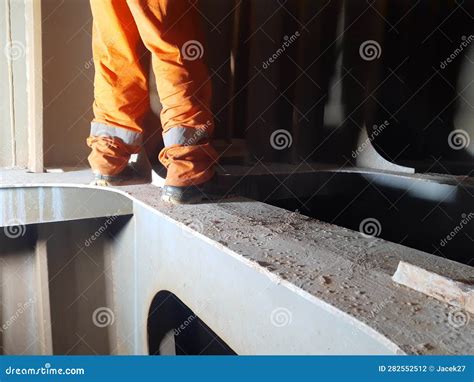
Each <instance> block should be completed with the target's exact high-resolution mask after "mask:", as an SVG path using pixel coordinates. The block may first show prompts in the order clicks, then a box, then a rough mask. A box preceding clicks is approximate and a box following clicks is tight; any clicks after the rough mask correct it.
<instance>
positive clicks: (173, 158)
mask: <svg viewBox="0 0 474 382" xmlns="http://www.w3.org/2000/svg"><path fill="white" fill-rule="evenodd" d="M90 2H91V8H92V14H93V17H94V26H93V53H94V62H95V69H96V73H95V80H94V97H95V102H94V116H95V118H94V120H93V122H92V125H91V135H90V137H89V138H88V145H89V146H90V147H91V148H92V153H91V155H90V156H89V163H90V164H91V167H92V170H93V171H94V172H96V173H99V174H102V175H117V174H119V173H120V172H121V171H122V170H123V169H124V168H125V167H126V166H127V163H128V160H129V158H130V155H131V154H133V153H137V152H138V151H139V150H140V146H141V143H142V133H143V130H142V123H143V119H144V117H145V115H146V114H147V113H148V111H149V107H150V105H149V102H150V98H149V90H148V73H147V71H146V68H144V67H143V66H142V62H143V57H144V56H145V55H146V51H147V50H148V51H150V52H151V54H152V65H153V71H154V73H155V77H156V80H157V88H158V93H159V96H160V100H161V104H162V107H163V109H162V111H161V123H162V126H163V140H164V143H165V148H164V149H163V150H162V151H161V153H160V158H159V159H160V161H161V163H162V164H163V165H164V166H165V167H166V168H167V169H168V175H167V178H166V184H167V185H172V186H189V185H193V184H201V183H204V182H206V181H207V180H209V179H210V178H211V177H212V176H213V163H214V162H215V161H216V159H217V154H216V152H215V150H214V149H213V148H212V146H211V145H210V143H209V138H210V136H211V134H212V131H213V128H214V122H213V116H212V113H211V110H210V108H211V82H210V79H209V75H208V72H207V68H206V65H205V63H204V61H203V59H202V56H203V53H204V52H203V45H202V41H203V37H202V32H201V31H200V29H199V22H200V20H199V19H198V13H197V10H196V8H195V5H194V4H193V3H192V2H191V1H189V0H91V1H90ZM194 3H195V2H194Z"/></svg>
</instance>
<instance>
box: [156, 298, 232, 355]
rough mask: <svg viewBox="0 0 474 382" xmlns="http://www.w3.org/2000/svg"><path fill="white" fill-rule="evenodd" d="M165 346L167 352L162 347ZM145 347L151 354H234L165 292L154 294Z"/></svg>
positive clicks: (188, 310) (179, 301) (178, 300)
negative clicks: (146, 346)
mask: <svg viewBox="0 0 474 382" xmlns="http://www.w3.org/2000/svg"><path fill="white" fill-rule="evenodd" d="M170 346H171V348H172V349H171V352H170V351H169V349H170ZM165 348H166V349H168V351H165V350H163V349H165ZM148 349H149V353H150V354H151V355H163V354H173V353H174V354H176V355H235V354H236V353H235V352H234V351H233V350H232V349H231V348H230V347H229V346H228V345H227V344H226V343H225V342H224V341H223V340H222V339H221V338H219V336H218V335H217V334H216V333H214V332H213V331H212V330H211V329H210V328H209V327H208V326H207V325H206V324H205V323H204V322H203V321H202V320H201V319H200V318H199V317H197V316H196V315H195V314H194V313H193V311H192V310H191V309H189V308H188V307H187V306H186V305H185V304H184V303H183V302H182V301H181V300H180V299H179V298H178V297H176V296H175V295H174V294H173V293H171V292H168V291H161V292H159V293H157V294H156V296H155V297H154V299H153V301H152V303H151V306H150V311H149V314H148ZM173 350H174V352H173Z"/></svg>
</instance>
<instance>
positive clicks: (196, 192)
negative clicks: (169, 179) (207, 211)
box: [161, 186, 205, 204]
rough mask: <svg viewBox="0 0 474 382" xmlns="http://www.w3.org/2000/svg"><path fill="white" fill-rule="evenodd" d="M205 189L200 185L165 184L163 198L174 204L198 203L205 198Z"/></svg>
mask: <svg viewBox="0 0 474 382" xmlns="http://www.w3.org/2000/svg"><path fill="white" fill-rule="evenodd" d="M204 197H205V195H204V191H203V190H202V189H201V188H200V187H199V186H187V187H177V186H164V187H163V194H162V196H161V199H162V200H163V201H165V202H168V203H172V204H196V203H200V202H202V200H203V199H204Z"/></svg>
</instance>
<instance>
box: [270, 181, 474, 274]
mask: <svg viewBox="0 0 474 382" xmlns="http://www.w3.org/2000/svg"><path fill="white" fill-rule="evenodd" d="M314 180H317V179H314ZM318 183H319V189H318V188H317V186H315V187H316V188H315V192H314V193H313V194H309V195H311V196H302V197H301V198H286V199H280V200H272V201H267V202H269V203H270V204H273V205H275V206H278V207H283V208H285V209H288V210H290V211H295V210H298V211H299V212H300V213H302V214H304V215H307V216H310V217H313V218H316V219H319V220H322V221H325V222H328V223H332V224H336V225H339V226H343V227H346V228H349V229H352V230H355V231H359V232H361V233H365V232H364V223H363V222H364V221H367V220H366V219H372V221H374V222H375V225H373V227H376V229H375V231H373V232H371V233H372V234H374V236H377V237H380V238H383V239H385V240H388V241H391V242H395V243H399V244H402V245H404V246H407V247H411V248H415V249H419V250H422V251H425V252H428V253H431V254H434V255H437V256H441V257H445V258H447V259H450V260H454V261H457V262H460V263H464V264H469V265H473V264H472V262H473V248H474V245H473V244H474V212H473V211H474V206H473V199H472V193H473V192H474V185H473V184H469V183H459V184H458V183H457V182H445V181H442V179H440V181H439V182H435V181H430V182H427V181H426V180H423V179H416V178H413V177H401V176H397V175H390V174H370V175H369V174H350V173H339V174H332V176H330V177H322V178H321V179H320V181H319V182H318ZM287 184H289V183H287ZM315 184H316V182H315V181H313V186H314V185H315ZM280 188H283V187H282V186H280ZM373 219H375V220H373ZM448 236H450V238H449V239H448V238H447V237H448Z"/></svg>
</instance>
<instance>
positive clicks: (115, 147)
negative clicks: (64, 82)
mask: <svg viewBox="0 0 474 382" xmlns="http://www.w3.org/2000/svg"><path fill="white" fill-rule="evenodd" d="M90 3H91V8H92V14H93V17H94V26H93V53H94V63H95V70H96V73H95V81H94V97H95V102H94V115H95V118H94V120H93V122H92V125H91V136H90V137H89V138H88V140H87V143H88V145H89V146H90V147H91V148H92V153H91V155H90V156H89V163H90V165H91V167H92V170H93V171H94V172H95V173H96V174H101V175H117V174H119V173H120V172H121V171H122V170H123V169H124V168H125V167H126V166H127V163H128V160H129V158H130V155H131V154H133V153H137V152H138V151H139V147H140V143H141V137H142V134H141V133H142V129H141V126H140V125H141V123H142V119H143V117H144V115H145V114H146V112H147V110H148V109H149V95H148V84H147V80H148V78H147V74H146V73H145V71H144V70H143V68H142V66H141V64H140V60H141V56H142V55H143V53H144V52H145V51H146V50H145V47H144V46H143V43H142V41H141V39H140V35H139V33H138V30H137V27H136V25H135V21H134V19H133V17H132V14H131V12H130V9H129V8H128V6H127V3H126V2H125V1H123V0H91V2H90Z"/></svg>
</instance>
